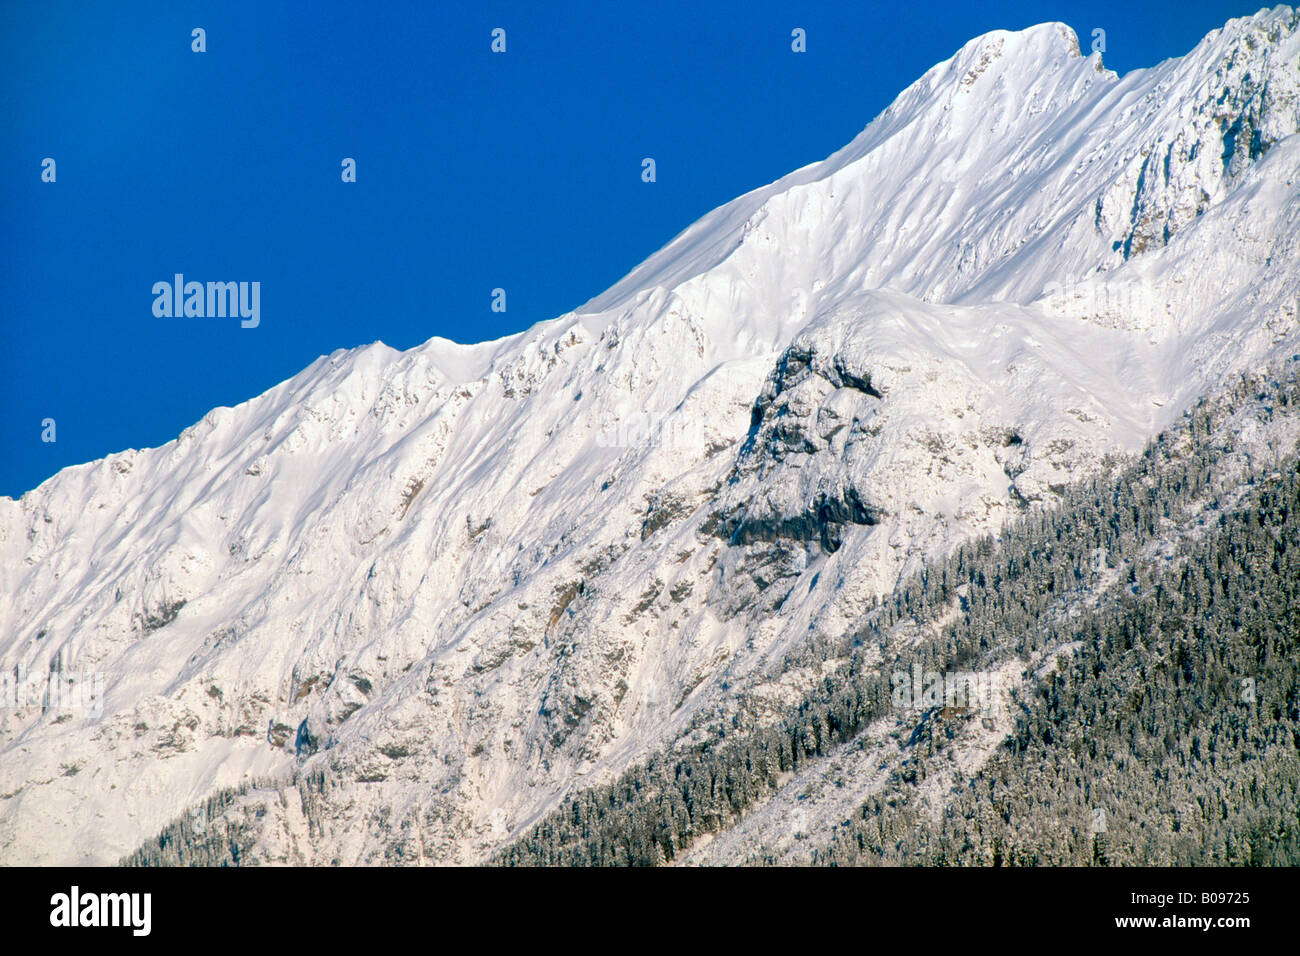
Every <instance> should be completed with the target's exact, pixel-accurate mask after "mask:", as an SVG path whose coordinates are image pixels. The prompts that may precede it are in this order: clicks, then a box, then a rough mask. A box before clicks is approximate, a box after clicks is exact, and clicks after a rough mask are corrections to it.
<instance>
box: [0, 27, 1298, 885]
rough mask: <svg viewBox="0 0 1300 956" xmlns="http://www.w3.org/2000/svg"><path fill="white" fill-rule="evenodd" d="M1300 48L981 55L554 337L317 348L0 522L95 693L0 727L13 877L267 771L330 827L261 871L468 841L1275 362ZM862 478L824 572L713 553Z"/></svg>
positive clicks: (30, 606)
mask: <svg viewBox="0 0 1300 956" xmlns="http://www.w3.org/2000/svg"><path fill="white" fill-rule="evenodd" d="M1298 26H1300V18H1297V16H1296V14H1295V13H1294V12H1292V11H1291V10H1290V9H1289V8H1285V7H1277V8H1274V9H1273V10H1271V11H1261V12H1260V13H1259V14H1257V15H1255V16H1254V17H1251V18H1243V19H1240V20H1234V21H1232V22H1231V23H1229V24H1228V25H1227V26H1226V27H1224V28H1223V29H1222V30H1221V31H1216V32H1215V33H1212V34H1211V35H1210V36H1208V37H1207V38H1206V39H1205V40H1204V41H1203V42H1202V43H1201V44H1199V45H1198V46H1197V47H1196V49H1195V50H1193V51H1192V52H1191V53H1189V54H1188V55H1187V56H1186V57H1183V58H1180V59H1176V60H1170V61H1166V62H1165V63H1162V64H1159V65H1158V66H1155V67H1152V68H1151V69H1147V70H1140V71H1136V72H1134V73H1131V74H1129V75H1127V76H1125V77H1123V78H1120V77H1117V76H1116V75H1115V74H1113V73H1111V72H1109V71H1107V70H1106V69H1105V68H1104V66H1103V65H1102V64H1101V61H1100V58H1099V57H1098V56H1097V55H1095V54H1094V55H1092V56H1083V55H1081V53H1080V52H1079V50H1078V43H1077V40H1076V38H1075V36H1074V34H1073V33H1072V32H1071V31H1070V30H1069V28H1068V27H1065V26H1064V25H1062V24H1043V25H1040V26H1037V27H1033V28H1031V29H1029V30H1025V31H1021V32H1019V33H1009V32H1004V31H999V32H995V33H992V34H988V35H986V36H984V37H981V38H978V39H976V40H973V41H971V42H970V43H968V44H967V45H966V46H964V47H963V48H962V49H961V50H960V51H959V52H958V53H957V54H956V55H955V56H954V57H953V58H952V59H951V60H948V61H946V62H944V63H941V64H939V65H938V66H936V67H934V68H933V69H932V70H930V71H929V72H927V73H926V74H925V76H923V77H922V78H921V79H919V80H918V81H917V82H916V83H914V84H913V85H912V86H911V87H909V88H908V89H907V90H905V91H904V92H903V93H902V94H901V95H900V96H899V98H898V99H897V100H896V101H895V103H894V104H893V105H891V106H890V107H889V108H888V109H887V110H885V111H884V112H883V113H882V114H881V115H880V116H878V117H877V118H876V119H875V120H873V121H872V123H871V124H869V125H868V126H867V127H866V128H865V129H864V130H863V132H862V133H861V134H860V135H859V136H858V137H856V138H855V139H854V140H853V142H851V143H850V144H848V145H847V146H846V147H845V148H844V149H842V150H840V151H839V152H838V153H836V154H834V155H833V156H831V157H829V158H828V159H827V160H825V161H824V162H822V163H818V164H814V165H812V166H808V167H805V168H804V169H801V170H797V171H795V172H793V173H791V174H790V175H789V176H786V177H785V178H783V179H781V180H779V181H778V182H776V183H773V184H772V185H770V186H767V187H764V188H762V189H759V190H755V191H753V192H751V193H747V194H746V195H744V196H741V197H740V198H738V199H736V200H734V201H733V202H731V203H729V204H727V205H725V206H723V207H721V208H719V209H718V210H715V211H714V212H712V213H710V214H709V215H707V216H705V217H704V218H703V219H701V220H700V221H699V222H697V223H695V224H694V225H692V226H690V227H689V228H687V229H686V230H685V231H684V232H683V233H682V234H681V235H679V236H678V237H677V238H676V239H674V240H673V241H672V242H671V243H669V244H668V245H667V246H665V248H664V249H663V250H661V251H660V252H658V253H656V254H655V255H654V256H652V257H650V258H649V259H648V260H646V262H645V263H643V264H642V265H641V266H639V267H637V268H636V269H634V270H633V271H632V272H631V273H630V274H629V275H628V276H627V277H626V278H624V279H623V280H622V281H620V282H619V283H617V284H616V285H615V286H614V287H613V288H611V289H610V290H609V291H608V292H606V293H604V294H603V295H601V296H598V297H596V298H595V299H593V300H592V301H591V302H588V303H586V304H585V305H584V306H582V307H581V308H579V309H578V310H576V311H575V312H573V313H571V314H568V315H565V316H561V317H559V318H556V319H554V320H551V321H548V322H543V323H541V324H539V325H538V326H535V327H534V328H532V329H529V330H527V331H525V332H522V333H519V334H517V335H513V336H509V337H507V338H504V339H501V340H498V341H496V342H489V343H481V344H478V345H459V344H456V343H453V342H450V341H448V340H446V339H441V338H434V339H431V340H430V341H428V342H427V343H425V344H424V345H422V346H419V347H417V348H415V349H411V350H410V351H407V352H397V351H395V350H393V349H390V348H388V347H387V346H385V345H383V344H382V343H375V344H373V345H370V346H366V347H364V348H360V349H355V350H352V351H339V352H335V353H333V354H332V355H329V356H326V357H322V358H320V359H318V360H317V361H316V362H314V363H313V364H312V365H311V366H309V367H308V368H306V369H304V370H303V371H302V372H301V373H299V374H298V375H297V376H295V377H294V378H292V379H290V380H289V381H287V382H285V383H283V384H281V385H279V386H277V387H276V388H273V389H271V390H270V391H268V392H266V393H265V394H263V395H261V396H258V397H256V398H254V399H251V400H250V401H248V402H245V403H243V404H242V405H239V406H237V407H235V408H232V409H225V408H220V409H215V410H213V411H212V412H211V413H209V414H208V415H207V416H205V417H204V419H203V420H202V421H200V422H198V423H197V424H196V425H194V426H193V427H192V428H190V429H187V430H186V432H185V433H183V434H182V435H181V436H180V437H179V438H178V439H177V440H176V441H174V442H171V443H169V444H167V445H164V446H163V447H161V448H156V449H146V450H138V451H137V450H129V451H124V452H122V453H120V454H116V455H112V456H109V457H108V458H106V459H103V460H101V461H98V462H92V463H89V464H85V465H80V466H76V467H73V468H68V469H65V470H64V471H62V472H60V473H59V474H58V475H56V476H54V477H53V478H51V479H50V480H49V481H47V482H45V483H44V484H43V485H41V487H40V488H38V489H36V490H34V491H32V492H30V493H28V494H27V495H24V496H23V497H22V499H21V500H19V501H12V500H10V499H3V498H0V665H3V667H4V668H6V669H12V668H15V667H21V668H22V669H24V670H25V672H26V673H29V674H45V673H48V672H49V671H50V669H51V666H52V665H56V666H58V667H60V668H61V669H62V671H63V673H65V674H70V673H82V674H93V673H102V674H103V675H104V676H105V687H106V695H105V701H104V707H103V711H102V713H89V712H75V713H71V714H67V713H56V712H54V711H51V712H48V713H44V714H42V713H41V712H40V708H12V707H7V708H4V709H3V710H0V861H3V862H6V863H67V862H74V863H76V862H87V863H103V862H111V861H114V860H116V859H117V858H118V857H119V856H120V855H122V854H124V853H127V852H129V851H131V850H132V849H134V848H135V847H136V846H138V845H139V844H140V842H141V841H143V840H144V839H146V838H147V837H149V836H151V835H152V834H153V833H155V832H156V831H157V830H158V829H159V828H160V827H161V826H162V825H163V824H164V823H165V822H166V821H167V820H169V819H171V818H173V817H176V816H179V815H180V814H182V813H183V812H184V811H185V810H186V809H187V808H188V807H190V806H191V805H193V804H194V803H195V802H197V801H198V800H200V799H202V798H203V797H204V796H206V795H207V794H209V793H211V792H212V791H213V790H214V789H215V788H219V787H222V786H229V785H232V784H234V783H237V782H240V781H245V780H250V779H254V778H257V779H264V778H269V777H277V778H280V779H284V778H287V776H288V775H289V774H290V773H292V772H293V770H294V769H295V768H298V769H308V770H310V769H315V768H320V769H325V770H327V772H328V773H329V775H330V776H331V779H333V780H334V781H335V782H336V784H337V786H336V787H335V788H334V789H332V790H331V791H330V792H329V795H328V798H327V799H326V801H325V811H324V812H325V814H326V819H325V824H324V826H325V835H324V836H323V837H319V838H317V839H316V840H315V841H312V840H308V839H306V838H305V837H304V835H303V829H302V826H303V824H302V820H301V819H299V818H298V817H295V816H293V815H292V814H291V813H290V811H288V810H286V809H283V808H281V809H279V810H275V809H274V808H273V810H272V812H271V816H272V817H275V815H276V814H277V813H278V814H281V816H280V817H279V818H278V822H277V821H275V820H273V821H271V822H269V823H268V824H267V827H266V830H265V834H264V838H263V840H262V842H261V843H260V844H259V852H260V853H261V854H262V858H264V859H266V860H281V859H283V860H301V861H305V862H329V861H331V860H334V859H339V860H340V861H341V862H376V861H382V860H385V859H394V858H395V854H398V853H399V852H400V853H401V854H404V856H403V857H402V858H407V859H411V858H414V859H419V860H422V861H441V862H465V861H471V860H475V859H479V858H481V857H482V855H483V854H485V853H486V852H488V851H489V850H490V848H491V847H492V846H494V845H496V844H497V843H499V842H500V841H501V840H503V839H506V838H507V837H508V835H509V834H510V833H511V832H518V830H519V829H520V828H522V827H523V826H526V825H527V823H528V822H529V821H531V820H535V819H537V818H538V816H539V815H540V814H542V813H544V812H545V811H546V810H547V809H548V808H550V807H553V806H555V805H556V803H557V802H558V800H559V799H560V798H561V797H562V795H563V794H564V793H565V792H566V790H567V789H568V788H570V787H573V786H585V785H587V784H589V783H592V782H595V781H598V780H602V779H607V778H609V776H610V775H612V774H614V773H617V772H618V771H619V770H621V769H622V768H624V767H626V766H627V765H628V764H629V763H630V762H632V761H635V760H636V759H637V758H638V757H639V756H641V755H644V754H646V753H647V752H649V751H651V750H653V749H654V748H656V747H659V746H662V745H663V744H664V743H666V742H668V741H670V740H671V739H672V738H673V737H674V736H675V735H676V734H677V733H679V732H681V731H682V730H683V729H684V728H685V727H686V726H687V725H688V724H689V722H690V720H691V718H692V717H693V716H695V715H697V714H700V713H704V712H706V711H709V710H711V709H714V708H718V707H721V708H723V709H725V708H726V707H728V706H730V701H731V700H732V699H733V695H734V693H735V692H736V691H737V690H738V689H739V688H742V687H745V686H747V685H752V684H754V683H757V682H762V681H763V680H765V679H766V677H765V673H766V671H765V669H766V668H767V667H768V666H769V665H770V663H771V662H772V661H775V660H778V659H779V658H780V656H781V655H782V654H784V653H785V652H786V651H788V650H790V649H792V648H795V647H797V646H798V645H799V643H800V642H802V641H806V640H808V639H809V637H810V636H816V635H818V634H823V635H834V634H837V633H841V632H843V630H844V629H846V628H849V627H851V626H852V625H853V622H854V620H855V618H856V616H857V615H858V614H860V612H861V610H862V608H863V607H865V606H866V604H867V603H868V602H869V601H870V599H871V597H872V596H873V595H875V594H878V593H880V592H882V591H885V590H888V588H890V587H891V586H892V585H893V583H894V582H895V581H896V580H897V579H898V577H899V575H901V574H904V573H906V572H907V571H908V570H909V569H913V568H915V567H916V566H917V565H918V564H919V562H920V561H922V560H923V559H924V558H925V557H927V556H933V555H937V554H940V553H943V552H944V551H946V550H947V549H949V548H951V547H952V546H954V545H955V544H956V543H958V542H959V541H961V540H964V539H965V538H967V537H968V536H970V535H971V534H976V533H981V532H984V531H990V530H996V529H997V528H998V527H1000V525H1001V524H1002V522H1004V521H1005V520H1006V519H1007V518H1008V517H1009V516H1011V515H1013V514H1015V513H1017V509H1018V508H1019V507H1020V505H1019V503H1018V502H1020V501H1028V502H1041V503H1043V504H1050V502H1051V501H1052V499H1053V496H1054V492H1053V491H1052V488H1053V486H1059V485H1061V484H1063V483H1065V482H1068V481H1070V480H1073V479H1075V478H1077V477H1079V476H1081V475H1083V474H1085V473H1087V471H1088V470H1089V469H1091V468H1093V467H1094V466H1095V465H1096V463H1097V462H1098V460H1099V459H1100V458H1101V456H1103V455H1105V454H1108V453H1112V452H1124V451H1133V450H1136V449H1137V448H1139V447H1140V446H1141V444H1142V443H1143V442H1144V441H1145V440H1146V439H1147V438H1148V437H1150V436H1152V435H1153V434H1155V433H1156V432H1158V431H1159V430H1160V429H1162V428H1164V427H1165V426H1166V425H1167V424H1168V423H1169V422H1170V421H1172V420H1173V419H1174V417H1175V416H1177V415H1178V414H1179V413H1180V411H1181V410H1182V409H1183V408H1185V407H1186V406H1187V405H1188V404H1189V403H1190V402H1192V401H1193V400H1195V398H1196V397H1197V396H1199V395H1201V394H1203V393H1204V392H1206V391H1207V390H1210V389H1213V388H1215V387H1217V386H1218V385H1220V384H1224V383H1226V382H1227V381H1228V380H1229V379H1230V378H1231V377H1232V376H1233V375H1235V374H1237V373H1239V372H1242V371H1248V370H1252V369H1256V368H1259V367H1262V366H1264V365H1266V364H1267V363H1269V362H1271V361H1274V360H1276V359H1278V358H1280V357H1282V356H1286V355H1290V354H1291V353H1293V352H1295V351H1296V350H1297V340H1298V339H1300V329H1298V328H1297V323H1298V321H1300V274H1298V270H1297V269H1296V268H1295V263H1296V262H1297V261H1300V250H1297V248H1296V243H1297V237H1298V236H1300V228H1298V226H1300V189H1298V187H1297V170H1300V138H1298V137H1296V136H1295V135H1294V134H1295V132H1296V130H1297V129H1300V29H1298ZM1234 123H1238V124H1239V132H1237V133H1234V132H1232V131H1233V129H1234V128H1236V127H1234V125H1233V124H1234ZM1246 130H1249V131H1250V133H1249V135H1248V134H1247V133H1246V132H1245V131H1246ZM1255 133H1257V134H1258V135H1254V134H1255ZM1249 142H1256V143H1258V144H1259V147H1260V148H1259V149H1258V150H1256V151H1254V152H1251V151H1250V149H1249V148H1248V146H1243V145H1242V144H1243V143H1249ZM1225 157H1226V158H1225ZM793 356H806V357H807V358H806V361H805V360H804V359H802V358H801V359H800V360H799V361H797V362H796V361H793V360H792V357H793ZM783 360H789V361H784V366H783V364H782V363H783ZM781 367H785V368H787V369H788V370H794V369H796V367H797V369H798V371H797V374H796V372H794V371H791V372H790V374H789V375H786V376H783V375H782V374H780V373H779V372H778V369H779V368H781ZM867 375H869V377H870V382H871V384H872V386H873V387H874V389H875V390H876V391H878V392H879V395H878V396H873V395H871V394H869V393H868V392H866V391H864V390H862V389H861V388H859V387H855V386H854V385H853V384H852V382H854V381H857V380H858V379H859V378H861V377H863V376H867ZM846 376H847V377H846ZM760 396H762V397H763V398H762V404H763V407H764V408H765V409H766V411H764V412H763V413H762V414H760V416H759V420H758V421H757V422H755V421H754V420H753V418H752V413H753V410H754V408H755V403H756V401H759V399H760ZM1012 434H1014V435H1015V436H1017V438H1018V439H1019V441H1018V442H1011V441H1010V440H1009V436H1010V435H1012ZM611 436H613V437H611ZM849 490H852V491H853V493H854V494H856V495H858V496H860V498H861V499H862V500H863V501H865V502H868V503H869V504H870V505H872V506H873V507H874V508H876V509H878V513H879V521H878V523H876V524H874V525H860V524H852V523H848V524H846V525H845V526H844V527H843V529H842V543H841V546H840V547H839V548H838V549H836V550H833V551H827V550H825V549H824V548H821V547H819V546H818V545H817V543H816V542H814V541H791V540H783V541H766V540H761V539H755V540H752V541H749V542H747V543H741V542H738V541H733V540H730V539H728V538H727V536H726V535H722V534H719V533H718V531H717V528H718V527H719V526H720V522H723V521H724V520H731V519H734V520H738V521H747V522H750V524H751V525H752V526H753V527H760V526H764V525H762V523H763V522H768V523H769V525H770V524H771V523H772V522H778V521H780V520H784V519H790V518H792V517H798V516H800V515H802V514H804V513H806V512H807V510H808V508H809V502H811V501H813V500H815V499H816V498H817V496H819V495H820V496H828V495H829V496H832V497H834V496H836V495H843V494H846V493H847V492H848V491H849ZM180 602H184V603H183V605H181V604H180ZM173 614H174V617H172V618H171V619H170V620H169V621H168V622H167V623H165V624H162V625H161V626H156V627H150V626H149V625H150V623H151V622H152V623H153V624H157V623H158V622H161V621H163V620H165V619H167V618H169V617H170V616H171V615H173ZM304 721H306V726H307V728H308V729H309V731H310V733H311V734H312V735H313V736H315V737H317V738H319V740H320V742H321V745H322V749H321V750H320V752H318V753H316V754H315V755H309V754H308V753H306V752H304V753H303V754H301V755H300V754H297V753H295V746H294V745H295V741H296V739H297V736H298V734H297V731H298V728H299V727H300V725H302V724H303V722H304ZM279 726H282V727H284V728H288V731H287V733H286V732H285V731H277V730H276V728H277V727H279ZM281 738H283V739H284V742H283V744H282V745H281V744H277V743H276V741H278V740H280V739H281ZM390 754H396V755H397V756H389V755H390ZM74 766H75V767H76V768H77V769H76V770H75V772H73V773H71V774H69V772H68V770H69V768H71V767H74ZM294 812H295V813H296V812H297V811H294Z"/></svg>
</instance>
